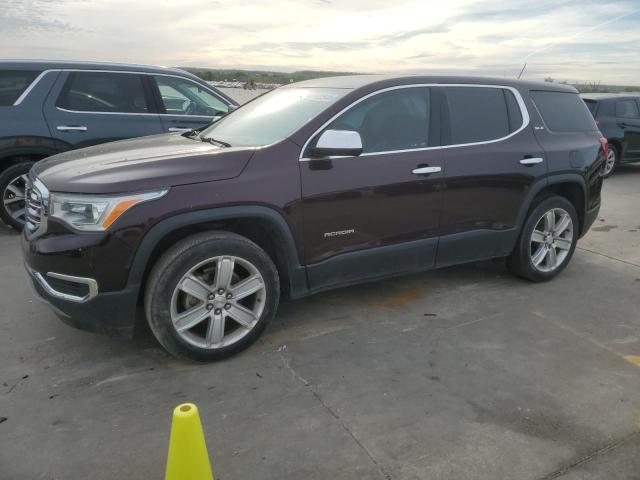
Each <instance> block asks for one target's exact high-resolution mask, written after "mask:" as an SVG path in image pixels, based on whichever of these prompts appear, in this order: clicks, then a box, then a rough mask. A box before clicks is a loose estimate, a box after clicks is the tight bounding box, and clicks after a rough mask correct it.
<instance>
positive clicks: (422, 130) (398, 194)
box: [300, 86, 444, 290]
mask: <svg viewBox="0 0 640 480" xmlns="http://www.w3.org/2000/svg"><path fill="white" fill-rule="evenodd" d="M430 94H431V90H430V89H429V88H426V87H419V86H416V87H408V88H407V87H404V88H395V89H391V90H386V91H382V92H380V93H376V94H374V95H372V96H369V97H366V98H365V99H364V100H362V101H360V102H358V103H356V104H355V105H353V106H352V107H351V108H350V109H348V110H347V111H345V112H344V113H342V114H340V115H339V116H338V117H337V118H335V119H334V120H333V121H331V122H330V123H329V124H328V125H327V126H326V127H325V128H324V129H323V130H321V131H320V132H318V134H317V135H315V136H314V138H313V139H312V140H311V142H309V145H308V147H307V149H306V151H305V152H303V158H302V160H301V161H300V171H301V181H302V197H303V217H304V241H305V263H306V264H307V266H308V274H309V282H310V286H311V289H312V290H317V289H321V288H324V287H326V286H330V285H338V284H348V283H352V282H356V281H359V280H362V279H366V278H375V277H378V276H382V275H384V274H388V273H400V272H406V271H412V270H421V269H425V268H431V267H432V266H433V262H434V258H435V250H436V245H437V229H438V222H439V218H440V208H441V205H440V204H441V186H442V178H443V174H444V171H443V170H444V169H443V164H442V160H441V158H442V157H441V155H442V152H441V151H440V150H439V149H430V148H429V147H432V146H436V145H437V144H438V142H439V130H438V128H437V124H438V123H439V116H438V113H437V112H438V107H437V106H436V105H435V104H436V103H437V102H434V99H433V98H432V95H430ZM434 112H436V113H435V114H434ZM329 129H331V130H349V131H356V132H358V133H359V134H360V137H361V139H362V145H363V153H362V154H361V155H359V156H349V157H337V158H312V157H311V153H310V152H311V149H312V148H313V146H314V145H315V143H314V142H316V141H317V139H318V138H319V136H320V135H321V134H322V132H323V131H324V130H329ZM434 132H436V133H437V135H436V134H434ZM436 136H437V137H438V138H434V137H436ZM426 172H431V173H426Z"/></svg>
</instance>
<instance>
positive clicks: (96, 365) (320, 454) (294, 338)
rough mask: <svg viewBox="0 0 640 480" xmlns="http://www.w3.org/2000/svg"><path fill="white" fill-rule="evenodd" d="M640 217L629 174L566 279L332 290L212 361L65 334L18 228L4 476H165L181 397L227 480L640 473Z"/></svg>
mask: <svg viewBox="0 0 640 480" xmlns="http://www.w3.org/2000/svg"><path fill="white" fill-rule="evenodd" d="M639 203H640V166H632V167H625V168H622V169H621V170H620V172H619V173H617V174H616V175H615V176H614V177H612V178H611V179H609V180H607V181H606V184H605V189H604V206H603V209H602V212H601V215H600V218H599V219H598V221H597V222H596V225H594V227H595V228H594V230H593V231H592V232H590V233H589V234H588V236H587V237H586V238H585V239H583V240H582V241H581V242H580V243H579V248H578V250H577V251H576V254H575V256H574V259H573V261H572V263H571V264H570V265H569V267H568V268H567V269H566V270H565V272H563V274H562V275H561V276H560V277H559V278H557V279H556V280H554V281H552V282H550V283H545V284H538V285H533V284H530V283H527V282H524V281H521V280H518V279H516V278H514V277H512V276H510V275H509V274H508V273H507V272H506V270H505V269H504V267H503V265H501V264H500V263H499V262H483V263H480V264H472V265H466V266H462V267H454V268H448V269H444V270H440V271H434V272H428V273H424V274H419V275H412V276H407V277H401V278H397V279H393V280H386V281H382V282H377V283H372V284H367V285H360V286H356V287H352V288H348V289H342V290H335V291H331V292H327V293H323V294H319V295H316V296H313V297H310V298H307V299H303V300H299V301H295V302H288V303H286V304H284V305H282V307H281V310H280V314H279V316H278V317H277V319H276V321H275V322H274V323H273V324H272V325H271V326H270V328H269V329H268V330H267V332H266V333H265V335H264V336H263V337H262V339H261V340H260V341H259V342H258V343H257V344H255V345H254V346H253V347H251V348H250V349H249V350H247V351H246V352H244V353H242V354H240V355H238V356H236V357H234V358H232V359H230V360H228V361H225V362H222V363H217V364H212V365H200V364H193V363H188V362H183V361H177V360H174V359H172V358H170V357H168V356H167V355H166V354H165V353H164V352H163V351H162V350H161V349H160V348H159V347H158V346H157V344H156V343H155V341H154V340H153V339H152V338H150V337H149V336H143V337H142V338H137V339H136V340H134V341H130V342H124V341H120V340H113V339H109V338H106V337H103V336H99V335H93V334H89V333H84V332H81V331H77V330H74V329H72V328H70V327H67V326H66V325H63V324H62V323H60V322H59V321H58V320H57V319H56V318H55V316H54V315H53V314H52V313H51V312H50V311H49V309H48V308H47V307H46V306H45V305H42V304H40V303H39V302H37V301H36V300H34V299H33V297H32V294H31V293H30V291H29V290H28V288H27V287H26V281H25V279H24V273H23V270H22V265H21V259H20V255H19V237H18V236H17V235H16V234H14V233H11V232H10V231H9V230H8V229H5V228H2V229H0V299H1V300H0V302H1V303H0V305H1V308H2V314H1V315H0V318H1V319H2V320H1V321H0V417H3V418H4V417H6V420H4V421H2V423H0V478H3V479H4V478H6V479H12V480H19V479H36V478H41V479H85V478H91V479H92V480H100V479H116V478H132V479H134V478H135V479H147V478H148V479H160V478H163V472H164V461H165V455H166V448H167V442H168V435H169V423H170V414H171V411H172V408H173V407H174V406H175V405H176V404H178V403H180V402H183V401H193V402H195V403H196V404H197V405H198V407H199V409H200V414H201V417H202V419H203V423H204V428H205V433H206V436H207V440H208V445H209V451H210V454H211V457H212V463H213V468H214V471H215V473H216V478H220V479H228V480H231V479H258V478H260V479H283V478H295V479H300V478H305V479H316V478H317V479H326V478H332V479H353V478H364V479H385V478H389V479H474V480H480V479H492V480H493V479H502V478H505V479H506V478H509V479H518V480H523V479H547V478H561V479H564V480H569V479H570V480H574V479H601V478H607V479H632V478H639V477H640V473H639V472H640V455H639V447H640V395H639V394H638V392H640V358H639V357H638V356H640V296H639V295H638V293H639V291H640V208H639ZM1 419H2V418H0V420H1Z"/></svg>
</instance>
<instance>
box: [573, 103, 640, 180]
mask: <svg viewBox="0 0 640 480" xmlns="http://www.w3.org/2000/svg"><path fill="white" fill-rule="evenodd" d="M582 99H583V100H584V101H585V103H586V104H587V107H589V110H590V111H591V114H592V115H593V117H594V118H595V119H596V123H597V124H598V127H599V128H600V131H601V132H602V134H603V135H604V136H605V137H606V138H607V140H609V154H608V156H607V163H606V165H605V167H604V176H605V177H608V176H610V175H611V174H612V173H613V172H614V171H615V169H616V167H617V166H618V165H620V164H622V163H629V162H640V95H628V94H627V95H625V94H613V93H585V94H582Z"/></svg>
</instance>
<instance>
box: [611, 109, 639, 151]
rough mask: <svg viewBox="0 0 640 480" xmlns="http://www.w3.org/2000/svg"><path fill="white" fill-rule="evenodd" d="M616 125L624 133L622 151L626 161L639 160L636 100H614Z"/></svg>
mask: <svg viewBox="0 0 640 480" xmlns="http://www.w3.org/2000/svg"><path fill="white" fill-rule="evenodd" d="M615 114H616V123H617V124H618V127H620V129H622V131H623V132H624V144H625V146H624V151H623V152H622V156H623V158H624V159H626V160H637V159H639V158H640V103H638V101H637V100H636V99H633V98H627V99H622V100H616V104H615Z"/></svg>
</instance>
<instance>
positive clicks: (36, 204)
mask: <svg viewBox="0 0 640 480" xmlns="http://www.w3.org/2000/svg"><path fill="white" fill-rule="evenodd" d="M25 198H26V201H25V218H26V223H25V229H26V232H27V237H28V238H35V237H37V236H40V235H42V234H43V233H44V231H45V230H46V229H47V214H48V212H47V208H48V203H49V190H48V189H47V187H45V186H44V184H43V183H42V182H41V181H40V180H39V179H37V178H31V175H29V179H28V180H27V184H26V190H25Z"/></svg>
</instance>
